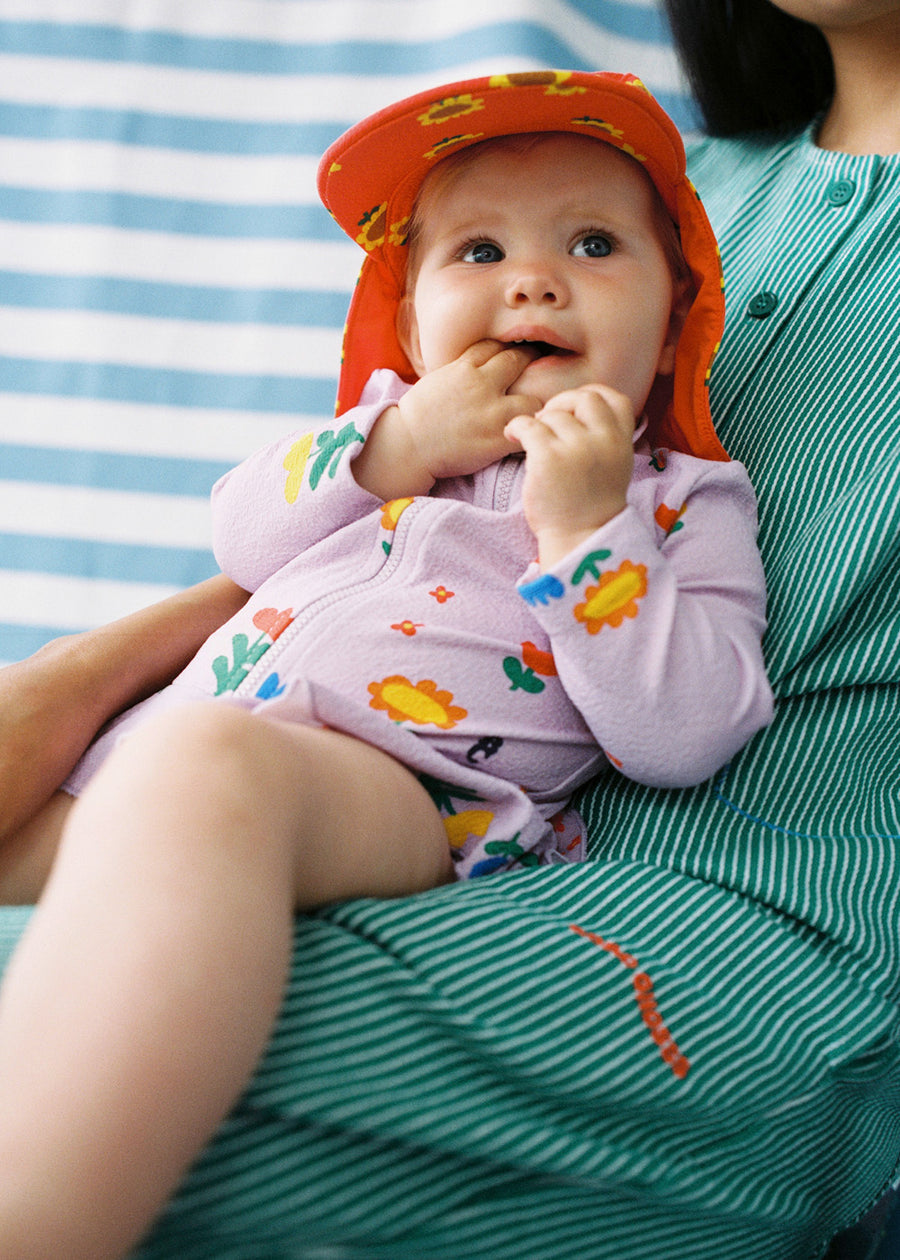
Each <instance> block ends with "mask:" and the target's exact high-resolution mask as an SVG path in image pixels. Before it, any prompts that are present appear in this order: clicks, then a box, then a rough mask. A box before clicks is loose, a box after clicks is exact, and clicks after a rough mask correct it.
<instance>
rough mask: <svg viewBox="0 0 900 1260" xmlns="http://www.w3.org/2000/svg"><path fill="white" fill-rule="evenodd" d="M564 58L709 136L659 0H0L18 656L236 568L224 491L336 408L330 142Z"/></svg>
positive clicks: (1, 212) (2, 574)
mask: <svg viewBox="0 0 900 1260" xmlns="http://www.w3.org/2000/svg"><path fill="white" fill-rule="evenodd" d="M543 66H557V67H570V68H578V69H615V70H630V71H634V72H636V73H637V74H639V75H641V77H642V78H644V80H645V81H646V82H647V84H648V86H649V87H651V89H652V90H653V91H654V92H655V93H656V94H657V96H658V97H659V98H660V100H661V101H662V103H663V104H664V105H665V106H666V107H667V108H669V110H670V111H671V112H672V113H673V114H674V116H675V117H676V120H677V121H678V122H679V123H680V124H681V125H682V126H689V125H690V123H691V119H692V115H691V112H690V105H689V102H688V99H687V95H686V93H685V90H684V87H683V84H682V82H681V79H680V78H679V74H678V71H677V68H676V66H675V62H674V58H673V55H672V53H671V50H670V48H669V46H668V41H667V35H666V30H665V25H664V21H663V19H662V18H661V16H660V14H659V12H658V8H657V4H656V2H655V0H453V3H449V4H448V3H447V0H180V2H179V0H0V662H8V661H13V660H17V659H20V658H21V657H23V656H25V655H27V654H29V653H30V652H32V651H34V650H35V649H36V648H38V647H39V646H40V645H41V644H42V643H43V642H45V641H46V640H47V639H49V638H51V637H53V636H55V635H57V634H60V633H63V632H67V631H71V630H76V629H81V628H84V627H87V626H90V625H95V624H98V623H100V622H104V621H108V620H110V619H112V618H114V617H117V616H120V615H122V614H124V613H126V612H128V611H131V610H132V609H134V608H136V607H139V606H141V605H143V604H146V603H149V602H151V601H153V600H156V599H158V598H160V597H161V596H163V595H165V594H168V593H170V592H171V591H172V590H174V589H176V588H178V587H181V586H185V585H188V584H190V583H193V582H195V581H197V580H199V579H201V578H203V577H206V576H208V575H209V574H210V573H212V572H213V571H214V564H213V560H212V557H211V554H210V551H209V546H208V539H209V527H208V511H207V496H208V492H209V488H210V486H211V484H212V482H213V481H214V480H215V478H216V477H217V476H218V475H219V474H220V473H221V472H222V471H224V469H225V468H226V467H227V466H230V465H231V464H233V463H234V462H235V461H237V460H238V459H240V458H242V457H243V456H244V455H245V454H247V453H248V452H249V451H250V450H252V449H253V448H254V447H256V446H258V445H260V444H261V443H262V442H264V441H268V440H269V439H270V438H272V437H274V436H275V435H277V434H280V433H283V432H285V431H287V430H288V429H291V428H294V427H295V426H297V425H298V424H301V423H305V419H304V417H307V416H311V415H315V416H322V415H329V414H330V413H331V410H332V405H333V398H334V388H335V372H336V366H337V362H338V354H339V344H340V336H341V325H342V321H343V316H344V311H345V308H346V304H347V300H348V295H349V292H350V289H351V287H352V284H353V281H354V279H355V275H356V270H357V267H358V263H359V255H358V251H357V250H356V247H355V246H353V245H352V244H350V243H348V242H346V241H345V240H344V239H343V238H342V236H341V234H340V233H339V231H338V230H337V228H336V227H335V226H334V225H333V224H332V223H331V220H330V219H329V217H328V215H327V214H326V213H325V211H324V210H323V209H322V208H321V207H320V206H319V204H318V200H317V198H316V194H315V188H314V174H315V169H316V162H317V159H318V156H319V154H320V153H321V152H322V150H323V149H324V148H325V147H326V146H327V145H328V144H329V143H330V141H331V140H333V139H334V138H335V136H337V135H338V134H339V133H340V132H341V131H342V130H344V129H345V128H346V127H347V126H348V125H349V124H351V123H353V122H355V121H356V120H357V119H359V118H360V117H361V116H363V115H364V114H367V113H369V112H370V111H371V110H373V109H375V108H378V107H380V106H382V105H384V104H386V103H388V102H389V101H390V100H392V99H395V98H397V97H400V96H404V95H406V94H408V93H410V92H413V91H418V90H420V89H422V88H426V87H428V86H429V85H431V84H435V83H439V82H444V81H449V80H453V79H456V78H460V77H464V76H466V75H470V74H487V73H492V72H495V71H498V70H509V69H514V70H523V69H532V68H538V67H543Z"/></svg>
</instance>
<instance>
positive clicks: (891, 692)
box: [0, 135, 900, 1260]
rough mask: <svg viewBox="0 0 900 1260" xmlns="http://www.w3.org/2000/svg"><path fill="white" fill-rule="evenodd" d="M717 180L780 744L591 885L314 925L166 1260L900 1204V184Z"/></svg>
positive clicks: (441, 1257) (725, 404)
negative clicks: (894, 1180)
mask: <svg viewBox="0 0 900 1260" xmlns="http://www.w3.org/2000/svg"><path fill="white" fill-rule="evenodd" d="M693 171H694V178H695V180H696V182H697V184H698V186H699V187H700V189H701V192H702V193H703V195H704V200H705V202H706V204H707V206H708V208H709V210H710V213H711V217H712V219H713V222H714V224H715V226H716V228H717V230H718V232H719V234H720V240H721V244H722V252H723V258H724V263H725V272H726V290H727V298H728V303H729V317H728V328H727V332H726V340H725V344H724V349H723V352H722V354H721V356H720V359H719V361H718V362H717V364H716V367H715V369H714V373H713V381H712V396H713V411H714V414H715V416H716V417H717V422H718V425H719V428H720V432H721V434H722V436H723V438H724V440H725V443H726V445H727V446H728V448H729V449H730V450H731V452H732V453H733V454H734V455H735V456H736V457H738V458H740V459H742V460H744V462H745V463H746V464H747V465H748V467H749V470H750V473H751V475H752V477H753V479H754V481H755V484H756V486H757V489H758V493H759V497H760V513H761V546H762V549H763V556H764V560H765V563H766V567H767V572H768V578H769V583H770V600H771V604H770V616H771V627H770V631H769V634H768V637H767V651H768V659H769V663H770V666H771V672H772V678H773V683H774V686H775V690H776V695H777V698H778V704H777V711H776V717H775V720H774V722H773V724H772V726H771V727H770V728H769V729H768V730H766V731H764V732H763V733H761V734H760V735H759V736H757V737H756V738H755V740H754V741H753V742H752V743H751V745H750V746H749V747H748V748H747V749H746V750H745V751H744V752H743V753H742V754H741V755H740V756H738V757H737V758H735V760H734V761H733V762H732V764H731V765H730V766H729V767H727V768H726V769H725V770H724V771H722V772H721V773H720V774H719V775H718V776H717V777H716V778H715V780H714V781H711V782H708V783H706V784H703V785H702V786H700V787H698V788H694V789H691V790H686V791H661V790H652V789H648V788H644V787H641V786H638V785H635V784H631V783H628V782H626V781H623V780H622V779H621V778H619V777H617V776H616V775H615V773H614V772H612V771H610V773H609V774H608V775H607V776H605V777H604V778H603V779H602V780H600V781H599V782H597V783H595V784H593V785H591V786H590V787H589V788H588V789H587V790H585V791H584V793H583V795H582V798H581V806H582V808H583V811H584V814H585V817H586V818H587V820H588V822H589V831H590V859H591V860H590V862H589V863H588V864H586V865H583V866H579V867H574V868H573V867H560V868H555V869H554V868H544V869H541V870H538V871H532V872H524V873H519V874H513V875H499V876H496V877H493V878H491V877H488V878H485V879H482V880H479V881H474V882H472V883H469V884H463V885H456V886H454V887H451V888H447V889H441V890H438V891H435V892H433V893H431V894H427V895H425V896H422V897H417V898H409V899H406V900H402V901H398V902H394V903H379V902H374V901H357V902H352V903H348V904H346V905H342V906H340V907H337V908H335V909H332V910H329V911H328V912H324V913H321V914H319V915H317V916H315V917H310V918H304V919H301V920H299V921H298V923H297V929H296V941H297V947H296V951H295V965H294V973H293V976H292V979H291V983H290V988H289V992H288V995H287V999H286V1002H285V1005H284V1010H283V1014H282V1017H281V1019H280V1022H279V1024H278V1026H277V1029H276V1031H275V1033H274V1036H273V1038H272V1041H271V1045H270V1048H269V1051H268V1053H267V1055H266V1057H265V1059H264V1061H263V1063H262V1064H261V1066H260V1068H259V1071H258V1072H257V1074H256V1077H255V1079H254V1080H253V1082H252V1084H251V1085H250V1087H249V1088H248V1090H247V1092H246V1094H245V1096H244V1097H243V1099H242V1100H241V1102H240V1103H239V1105H238V1106H237V1107H236V1108H235V1110H234V1112H233V1114H232V1115H231V1116H230V1117H229V1119H228V1120H227V1122H226V1123H225V1124H224V1125H223V1126H222V1128H221V1130H220V1132H219V1134H218V1136H217V1137H216V1139H215V1140H214V1141H213V1142H212V1144H211V1145H210V1147H209V1149H208V1150H207V1151H206V1153H205V1154H204V1156H203V1157H202V1158H201V1159H200V1161H199V1162H198V1164H197V1166H196V1167H195V1169H194V1170H193V1172H192V1173H191V1175H190V1176H189V1178H188V1179H187V1181H186V1183H185V1184H184V1186H183V1188H182V1190H181V1191H180V1193H179V1194H178V1195H177V1197H176V1198H175V1200H174V1201H173V1203H172V1204H171V1206H170V1209H169V1210H168V1212H167V1214H166V1215H165V1217H164V1218H163V1219H162V1220H161V1221H160V1223H159V1224H158V1226H157V1227H156V1229H155V1230H154V1232H153V1234H152V1235H151V1237H150V1239H149V1240H148V1242H147V1244H146V1246H145V1247H144V1248H142V1249H141V1251H140V1253H139V1254H140V1257H141V1260H164V1258H166V1260H175V1258H176V1257H177V1260H201V1257H202V1258H203V1260H212V1258H214V1260H276V1258H284V1260H287V1258H288V1257H290V1258H292V1260H345V1258H346V1260H656V1258H658V1257H668V1256H672V1257H678V1258H679V1260H695V1258H696V1260H700V1258H706V1257H708V1258H709V1260H791V1258H793V1257H797V1258H798V1260H805V1258H812V1257H815V1256H817V1255H819V1254H821V1251H822V1249H823V1247H824V1245H825V1241H826V1239H827V1238H828V1237H829V1236H830V1234H831V1233H832V1232H834V1231H835V1230H837V1229H838V1228H840V1227H842V1226H843V1225H844V1224H846V1223H848V1222H849V1221H850V1220H852V1219H853V1218H854V1216H855V1215H857V1214H858V1213H860V1212H861V1211H862V1210H863V1209H865V1207H866V1206H867V1205H868V1204H869V1203H870V1202H872V1201H873V1200H874V1199H875V1198H876V1197H877V1196H878V1194H879V1193H880V1192H881V1190H882V1189H883V1188H884V1186H885V1185H886V1184H887V1183H888V1181H889V1180H890V1179H891V1177H892V1176H893V1175H894V1173H895V1168H896V1165H897V1160H898V1155H900V1050H898V987H900V871H898V847H900V790H898V784H900V687H898V681H900V649H898V642H900V563H898V557H900V546H898V543H900V506H898V496H900V461H898V458H897V450H896V445H897V436H896V435H897V429H898V419H900V345H898V340H900V338H898V328H900V315H898V312H900V212H898V206H900V158H892V159H879V158H873V157H847V156H844V155H840V154H831V153H825V152H822V151H819V150H817V149H816V148H815V147H814V146H813V144H812V143H811V141H810V137H809V135H802V136H799V137H795V138H792V139H791V140H789V141H787V142H784V143H781V144H766V143H762V142H760V143H756V142H724V141H707V142H704V143H702V144H699V145H698V146H697V147H696V149H695V151H694V153H693ZM25 917H26V914H25V913H24V912H23V913H16V912H7V913H5V914H4V915H3V916H0V931H2V933H3V938H2V944H3V946H4V947H5V948H7V949H9V948H11V946H12V944H13V943H14V941H15V939H16V936H17V934H18V932H19V930H20V928H21V925H22V922H23V921H24V918H25ZM234 930H235V931H236V932H240V931H241V930H242V926H241V924H239V923H236V924H235V929H234Z"/></svg>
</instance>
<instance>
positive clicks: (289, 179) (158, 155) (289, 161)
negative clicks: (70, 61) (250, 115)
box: [0, 70, 318, 206]
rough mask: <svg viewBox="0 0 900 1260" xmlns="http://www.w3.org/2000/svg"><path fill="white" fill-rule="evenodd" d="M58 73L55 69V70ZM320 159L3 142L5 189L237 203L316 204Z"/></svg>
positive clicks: (89, 144) (1, 160) (53, 142)
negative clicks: (86, 192) (317, 168)
mask: <svg viewBox="0 0 900 1260" xmlns="http://www.w3.org/2000/svg"><path fill="white" fill-rule="evenodd" d="M50 73H52V70H51V71H50ZM316 166H317V159H316V158H313V157H293V156H290V157H255V156H248V155H242V156H241V157H237V158H235V157H221V156H219V155H217V154H207V153H181V152H178V151H177V150H170V149H152V148H137V147H135V148H131V147H129V146H127V145H119V144H107V143H105V142H95V141H68V140H39V141H38V140H20V139H18V138H17V137H11V136H4V137H2V138H0V172H2V179H3V182H4V183H7V184H14V185H17V186H20V187H27V188H45V189H54V190H57V191H69V190H72V189H79V190H81V191H96V192H107V191H115V192H124V193H131V194H134V195H137V196H144V197H164V198H166V199H167V200H172V199H173V198H177V199H184V200H189V201H210V202H227V203H229V204H236V205H253V206H265V205H297V204H300V205H311V204H317V203H318V195H317V193H316Z"/></svg>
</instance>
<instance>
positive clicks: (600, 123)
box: [572, 114, 647, 162]
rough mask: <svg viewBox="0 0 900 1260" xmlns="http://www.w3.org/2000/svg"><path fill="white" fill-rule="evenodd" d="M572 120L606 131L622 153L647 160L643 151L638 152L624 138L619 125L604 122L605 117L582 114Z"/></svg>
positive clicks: (583, 125) (637, 159)
mask: <svg viewBox="0 0 900 1260" xmlns="http://www.w3.org/2000/svg"><path fill="white" fill-rule="evenodd" d="M572 122H573V123H577V124H578V126H579V127H595V128H596V129H597V130H598V131H608V132H609V134H610V135H611V136H612V138H613V140H615V142H616V144H617V146H618V147H619V148H620V149H621V150H622V152H623V153H628V154H629V155H630V156H631V157H633V158H634V160H635V161H636V162H646V161H647V155H646V154H645V153H638V151H637V149H635V148H634V147H633V146H632V145H630V144H629V143H628V142H627V140H625V138H624V136H625V132H624V131H623V130H622V129H621V127H614V126H613V125H612V123H608V122H606V121H605V119H603V118H592V117H591V116H590V115H589V114H583V115H582V116H581V118H573V119H572Z"/></svg>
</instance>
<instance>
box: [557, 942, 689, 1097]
mask: <svg viewBox="0 0 900 1260" xmlns="http://www.w3.org/2000/svg"><path fill="white" fill-rule="evenodd" d="M569 927H570V928H571V930H572V931H573V932H574V933H575V935H576V936H583V937H584V938H585V939H586V940H588V941H590V942H591V943H592V944H593V945H596V946H597V947H598V948H599V949H602V950H605V951H606V953H607V954H612V956H613V958H615V959H617V960H618V961H619V962H620V963H621V964H622V966H623V967H627V968H628V970H629V971H633V972H634V973H635V974H634V976H633V977H632V985H633V987H634V996H635V1000H636V1002H637V1004H638V1010H639V1011H640V1012H641V1019H642V1020H643V1021H644V1023H645V1025H646V1026H647V1029H648V1030H649V1032H650V1036H651V1037H652V1038H653V1040H654V1041H655V1042H656V1044H657V1045H658V1046H659V1053H660V1054H661V1055H662V1057H663V1059H664V1061H665V1062H666V1063H668V1065H669V1067H670V1068H671V1070H672V1073H673V1075H675V1076H677V1077H678V1078H679V1080H683V1078H684V1077H685V1076H687V1074H688V1071H689V1070H690V1066H691V1065H690V1062H689V1061H688V1059H687V1058H686V1056H685V1055H683V1054H682V1053H681V1051H680V1050H679V1048H678V1045H677V1043H676V1041H675V1038H674V1037H673V1036H672V1034H671V1032H670V1031H669V1029H668V1028H667V1027H666V1025H665V1023H664V1022H663V1017H662V1015H661V1014H660V1011H659V1006H658V1005H657V1002H656V995H655V994H654V992H653V981H652V980H651V979H650V977H649V976H648V975H647V973H646V971H641V970H639V968H640V964H639V962H638V960H637V959H636V958H635V956H634V954H628V953H626V952H625V951H624V950H623V949H622V947H621V946H620V945H617V944H616V942H615V941H608V940H606V938H605V937H603V936H600V935H599V934H598V933H597V932H588V931H586V929H585V928H583V927H579V926H578V925H577V924H576V923H570V924H569Z"/></svg>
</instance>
